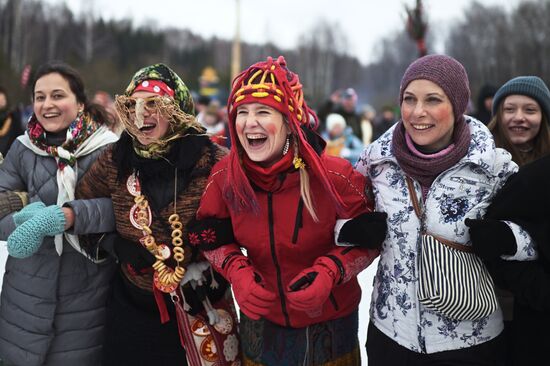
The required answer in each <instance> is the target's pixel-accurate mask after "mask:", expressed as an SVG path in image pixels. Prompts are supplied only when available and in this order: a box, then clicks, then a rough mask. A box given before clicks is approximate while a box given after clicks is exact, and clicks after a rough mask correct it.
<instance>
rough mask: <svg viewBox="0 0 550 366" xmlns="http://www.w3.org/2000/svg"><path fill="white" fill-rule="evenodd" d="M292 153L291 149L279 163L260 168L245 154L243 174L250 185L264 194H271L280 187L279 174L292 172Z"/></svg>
mask: <svg viewBox="0 0 550 366" xmlns="http://www.w3.org/2000/svg"><path fill="white" fill-rule="evenodd" d="M293 156H294V153H293V151H292V149H290V150H289V151H288V153H287V154H286V155H284V156H283V157H282V158H281V159H280V160H279V161H277V162H276V163H275V164H273V165H272V166H270V167H262V166H261V165H259V164H258V163H256V162H254V161H252V160H250V158H249V157H248V155H247V154H246V153H243V156H242V164H243V168H244V172H245V174H246V176H247V177H248V180H250V182H251V183H253V184H254V185H256V186H257V187H259V188H260V189H261V190H263V191H266V192H273V191H275V190H277V188H279V187H280V185H281V183H282V180H281V179H280V177H281V174H283V173H286V172H288V171H291V170H294V166H293V165H292V159H293Z"/></svg>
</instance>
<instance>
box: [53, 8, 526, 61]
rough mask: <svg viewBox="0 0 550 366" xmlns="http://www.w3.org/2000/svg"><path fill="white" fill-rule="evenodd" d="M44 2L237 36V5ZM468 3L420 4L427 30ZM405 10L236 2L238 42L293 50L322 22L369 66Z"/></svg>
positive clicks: (457, 15) (441, 27) (438, 27)
mask: <svg viewBox="0 0 550 366" xmlns="http://www.w3.org/2000/svg"><path fill="white" fill-rule="evenodd" d="M47 1H48V2H50V3H63V2H65V3H66V4H68V5H69V7H70V8H71V9H72V10H73V11H74V12H75V13H77V15H78V14H81V12H82V11H83V10H84V11H86V12H89V11H90V9H92V10H93V12H94V13H95V14H99V15H101V16H103V17H104V18H116V19H121V18H131V19H133V21H134V24H136V25H141V24H147V23H152V24H154V25H155V26H156V27H163V26H164V25H166V26H176V27H181V28H188V29H190V30H192V31H193V32H195V33H198V34H201V35H202V36H205V37H211V36H214V35H215V36H218V37H220V38H225V39H230V38H232V37H233V35H234V34H235V22H236V21H235V19H236V5H235V4H236V0H47ZM518 1H521V0H482V1H481V2H482V3H483V4H485V5H487V4H499V5H502V6H504V7H506V9H508V10H510V9H511V8H512V7H513V6H515V4H517V2H518ZM472 2H473V0H424V1H423V3H424V8H425V11H426V13H427V15H428V20H429V22H430V31H432V32H445V30H446V29H448V27H447V25H448V24H450V23H452V22H455V21H458V20H460V19H462V18H463V13H464V9H465V8H467V7H468V6H469V5H470V4H471V3H472ZM85 4H89V5H85ZM405 5H407V6H410V7H413V6H414V5H415V0H240V11H241V38H242V39H243V40H245V41H247V42H253V43H264V42H266V41H271V42H273V43H275V44H276V45H278V46H279V47H282V48H293V47H294V46H295V45H296V41H297V39H298V37H299V36H300V35H301V34H303V33H305V32H307V31H308V30H309V29H311V28H312V26H313V25H314V24H315V23H316V21H318V20H319V19H320V18H323V19H326V20H328V21H329V22H330V23H332V24H334V23H337V24H339V26H340V28H341V30H342V31H343V33H344V34H345V36H346V37H347V39H348V42H349V46H350V50H349V53H350V54H352V55H355V56H357V57H358V58H359V59H360V60H361V61H362V62H363V63H367V62H369V61H371V60H373V59H374V58H375V57H374V50H375V48H374V47H375V45H376V43H377V41H379V40H380V39H382V38H383V37H384V36H387V35H389V34H392V33H394V32H395V31H397V30H399V29H402V28H403V27H404V22H405ZM438 38H440V39H441V37H438ZM437 51H442V50H437Z"/></svg>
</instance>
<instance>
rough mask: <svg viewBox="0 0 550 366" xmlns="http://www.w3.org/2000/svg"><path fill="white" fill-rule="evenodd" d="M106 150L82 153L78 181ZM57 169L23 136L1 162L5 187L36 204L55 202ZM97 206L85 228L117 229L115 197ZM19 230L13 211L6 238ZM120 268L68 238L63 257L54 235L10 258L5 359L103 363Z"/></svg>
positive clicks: (1, 302) (0, 325) (1, 348)
mask: <svg viewBox="0 0 550 366" xmlns="http://www.w3.org/2000/svg"><path fill="white" fill-rule="evenodd" d="M100 152H101V149H98V150H95V151H94V152H93V153H91V154H89V155H87V156H83V157H81V158H79V159H78V161H77V167H76V169H75V170H77V177H78V179H80V178H81V177H82V176H83V174H84V172H85V171H86V170H87V169H88V168H89V167H90V165H91V164H92V163H93V161H94V160H95V159H96V158H97V156H98V155H99V154H100ZM56 171H57V165H56V162H55V160H54V159H53V158H52V157H44V156H38V155H36V154H35V153H33V152H32V151H31V150H29V149H28V148H27V147H25V146H24V145H23V144H22V143H21V142H20V141H15V142H14V144H13V145H12V147H11V149H10V151H9V153H8V154H7V156H6V158H5V160H4V162H3V163H2V164H1V165H0V191H5V190H21V191H27V192H28V194H29V201H30V202H36V201H42V202H44V204H46V205H52V204H55V203H56V200H57V182H56ZM90 204H91V205H93V206H94V209H95V210H96V211H97V210H99V211H97V212H100V213H101V214H96V215H90V216H89V217H90V220H89V221H88V225H89V227H88V228H85V229H83V231H87V232H108V231H112V230H113V229H114V221H113V220H109V219H106V218H113V217H114V214H113V211H112V203H111V201H110V200H109V199H100V200H95V201H94V202H91V203H90ZM14 229H15V225H14V222H13V218H12V214H9V215H8V216H6V217H4V218H3V219H2V220H0V240H6V239H7V237H8V236H9V234H10V233H11V232H12V231H13V230H14ZM92 229H93V230H92ZM75 234H80V233H79V232H75ZM114 270H115V265H114V262H113V261H112V259H110V258H109V259H107V260H105V261H103V262H101V263H100V264H95V263H93V262H92V261H90V260H89V259H87V258H86V257H85V256H83V255H82V254H80V253H79V252H77V251H76V250H75V249H73V247H72V246H71V245H70V244H69V243H68V242H66V241H65V242H64V247H63V253H62V255H61V256H59V255H58V254H57V252H56V250H55V245H54V240H53V237H46V239H45V240H44V242H43V244H42V246H41V247H40V249H39V250H38V252H37V253H36V254H34V255H32V256H31V257H29V258H25V259H17V258H13V257H8V260H7V263H6V272H5V274H4V280H3V287H2V292H1V297H0V358H1V359H3V360H4V362H6V363H7V364H8V365H12V364H14V365H24V366H34V365H56V366H59V365H71V366H73V365H78V366H84V365H94V366H96V365H99V364H100V363H101V345H102V338H103V329H104V322H105V303H106V300H107V295H108V291H109V285H110V280H111V277H112V274H113V273H114Z"/></svg>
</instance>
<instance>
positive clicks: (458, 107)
mask: <svg viewBox="0 0 550 366" xmlns="http://www.w3.org/2000/svg"><path fill="white" fill-rule="evenodd" d="M418 79H426V80H429V81H431V82H434V83H436V84H437V85H439V87H440V88H441V89H443V91H444V92H445V95H447V98H449V101H450V102H451V105H452V106H453V114H454V117H455V122H457V121H460V120H461V119H462V115H463V114H464V112H466V107H467V106H468V101H469V100H470V86H469V81H468V75H467V74H466V70H465V69H464V66H462V64H461V63H460V62H458V61H457V60H455V59H454V58H452V57H449V56H445V55H428V56H424V57H421V58H419V59H418V60H416V61H414V62H413V63H412V64H410V65H409V67H408V68H407V70H406V71H405V75H403V79H401V86H400V88H399V105H401V104H402V103H403V92H404V91H405V89H406V88H407V85H409V83H410V82H411V81H413V80H418Z"/></svg>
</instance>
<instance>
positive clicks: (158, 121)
mask: <svg viewBox="0 0 550 366" xmlns="http://www.w3.org/2000/svg"><path fill="white" fill-rule="evenodd" d="M158 96H159V95H158V94H155V93H151V92H148V91H142V90H140V91H137V92H135V93H133V94H132V98H135V99H147V98H153V97H158ZM130 117H131V118H136V115H135V113H134V114H132V115H130ZM169 127H170V121H168V119H167V118H166V117H165V116H163V115H162V113H160V111H158V109H156V108H151V107H148V103H145V107H144V108H143V127H141V128H140V129H139V131H140V132H141V134H140V136H138V137H137V139H138V141H139V142H140V143H141V144H142V145H149V144H150V143H152V142H156V141H158V140H160V139H161V138H162V137H164V136H165V135H166V133H167V132H168V128H169Z"/></svg>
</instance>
